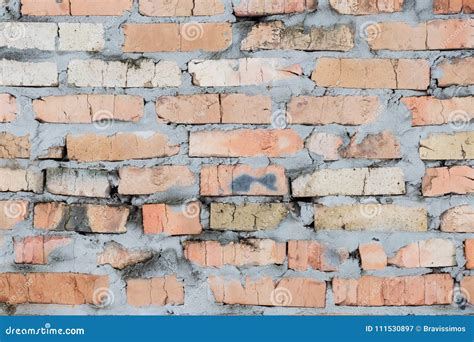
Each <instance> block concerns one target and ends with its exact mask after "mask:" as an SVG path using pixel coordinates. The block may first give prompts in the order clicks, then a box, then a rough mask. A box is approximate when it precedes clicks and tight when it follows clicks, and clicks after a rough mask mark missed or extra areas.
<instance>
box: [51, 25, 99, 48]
mask: <svg viewBox="0 0 474 342" xmlns="http://www.w3.org/2000/svg"><path fill="white" fill-rule="evenodd" d="M103 48H104V27H103V26H102V24H87V23H60V24H59V50H61V51H101V50H102V49H103Z"/></svg>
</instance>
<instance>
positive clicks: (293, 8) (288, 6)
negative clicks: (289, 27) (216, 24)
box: [234, 0, 318, 17]
mask: <svg viewBox="0 0 474 342" xmlns="http://www.w3.org/2000/svg"><path fill="white" fill-rule="evenodd" d="M317 5H318V2H317V1H316V0H294V1H289V0H274V1H272V2H269V1H266V0H241V1H240V2H239V3H238V4H234V14H235V15H236V16H237V17H257V16H264V15H275V14H289V13H301V12H306V11H308V12H310V11H314V10H316V7H317Z"/></svg>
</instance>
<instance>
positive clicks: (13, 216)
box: [0, 200, 29, 231]
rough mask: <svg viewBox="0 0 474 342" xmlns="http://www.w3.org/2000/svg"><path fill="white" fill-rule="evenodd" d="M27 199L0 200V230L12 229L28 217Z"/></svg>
mask: <svg viewBox="0 0 474 342" xmlns="http://www.w3.org/2000/svg"><path fill="white" fill-rule="evenodd" d="M28 205H29V203H28V202H27V201H19V200H18V201H0V231H1V230H3V229H12V228H14V227H15V226H16V225H17V224H18V223H20V222H23V221H24V220H26V218H27V217H28Z"/></svg>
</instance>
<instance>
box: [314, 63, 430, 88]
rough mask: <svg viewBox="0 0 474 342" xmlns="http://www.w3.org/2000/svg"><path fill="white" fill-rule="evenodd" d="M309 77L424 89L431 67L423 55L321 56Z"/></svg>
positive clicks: (329, 82) (332, 83) (341, 84)
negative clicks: (410, 57)
mask: <svg viewBox="0 0 474 342" xmlns="http://www.w3.org/2000/svg"><path fill="white" fill-rule="evenodd" d="M311 79H312V80H313V81H315V82H316V84H317V85H318V86H320V87H330V88H365V89H377V88H384V89H413V90H426V89H427V88H428V86H429V83H430V67H429V64H428V61H426V60H424V59H380V58H379V59H374V58H372V59H355V58H352V59H349V58H320V59H319V60H318V61H317V64H316V68H315V69H314V71H313V74H312V75H311Z"/></svg>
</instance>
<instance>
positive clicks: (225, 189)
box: [201, 165, 288, 196]
mask: <svg viewBox="0 0 474 342" xmlns="http://www.w3.org/2000/svg"><path fill="white" fill-rule="evenodd" d="M287 193H288V179H287V178H286V175H285V169H284V168H283V167H281V166H278V165H270V166H267V167H258V168H255V167H252V166H250V165H205V166H203V167H202V169H201V195H202V196H231V195H247V196H283V195H286V194H287Z"/></svg>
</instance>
